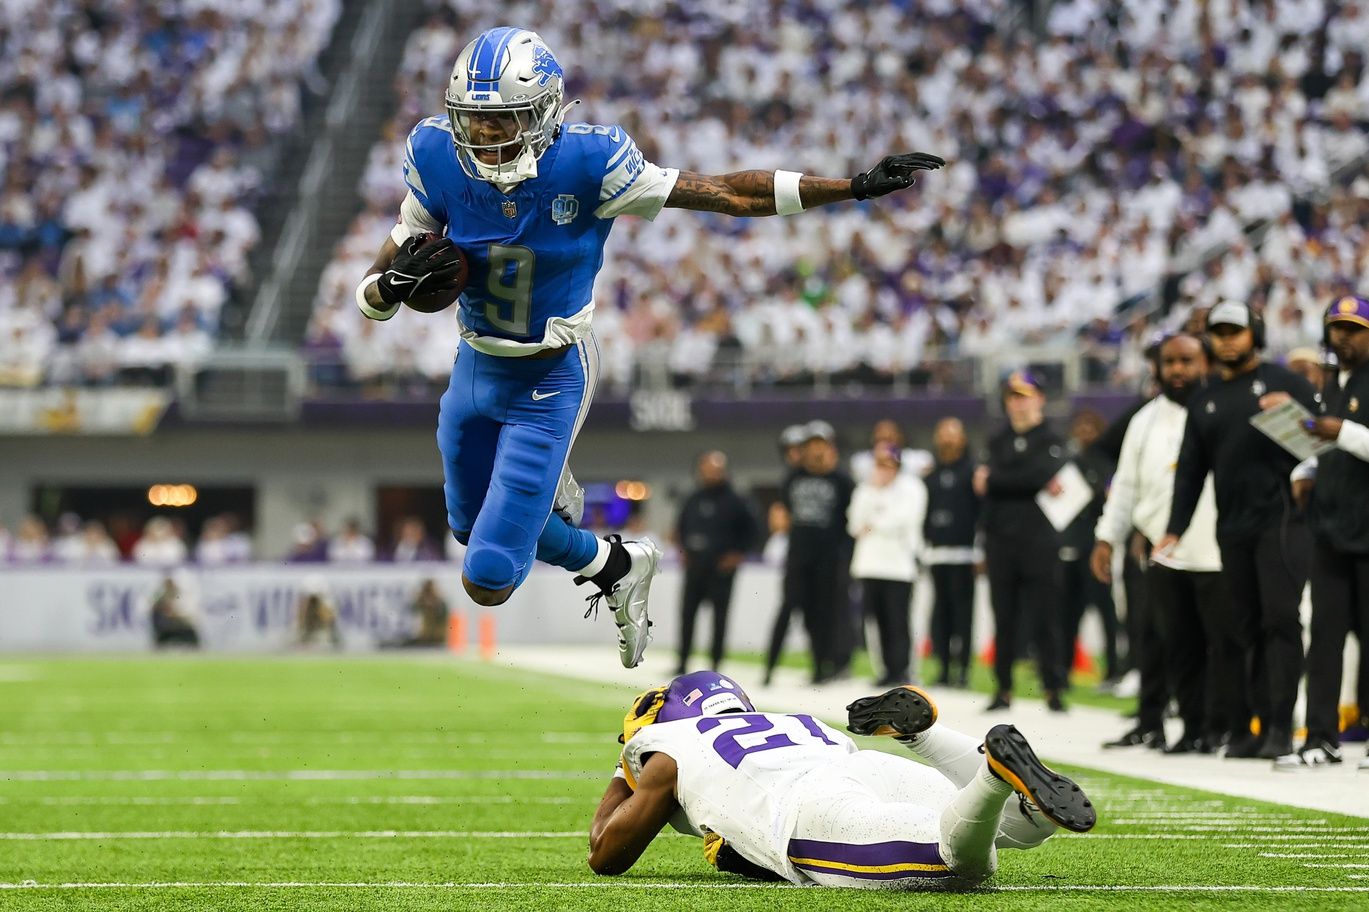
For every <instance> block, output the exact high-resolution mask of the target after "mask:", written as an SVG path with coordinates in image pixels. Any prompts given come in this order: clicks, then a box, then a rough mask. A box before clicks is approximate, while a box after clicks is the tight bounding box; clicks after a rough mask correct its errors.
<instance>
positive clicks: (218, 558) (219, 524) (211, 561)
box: [195, 513, 252, 567]
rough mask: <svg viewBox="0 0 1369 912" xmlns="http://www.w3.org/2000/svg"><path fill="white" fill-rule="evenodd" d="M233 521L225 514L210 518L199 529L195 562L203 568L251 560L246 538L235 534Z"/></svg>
mask: <svg viewBox="0 0 1369 912" xmlns="http://www.w3.org/2000/svg"><path fill="white" fill-rule="evenodd" d="M233 523H234V519H233V517H232V516H231V515H229V514H227V513H225V514H223V515H222V516H211V517H209V518H208V519H206V520H205V521H204V526H202V527H201V528H200V540H199V541H198V542H196V543H195V562H196V563H197V564H200V565H201V566H205V567H216V566H220V565H222V564H240V563H245V562H247V561H249V560H251V559H252V553H251V547H250V544H249V543H248V542H247V541H246V540H245V539H246V537H245V536H243V535H241V534H239V533H236V532H235V531H234V528H233Z"/></svg>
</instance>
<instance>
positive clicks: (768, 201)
mask: <svg viewBox="0 0 1369 912" xmlns="http://www.w3.org/2000/svg"><path fill="white" fill-rule="evenodd" d="M945 164H946V162H945V161H944V160H942V159H941V158H940V157H939V156H936V155H931V154H930V153H927V152H905V153H902V154H899V155H886V156H885V157H884V158H883V159H882V160H881V161H880V163H879V164H878V165H875V166H874V167H873V168H871V169H870V170H869V171H866V172H865V173H863V174H857V175H856V176H855V177H852V178H844V177H809V176H808V175H806V174H805V175H803V176H801V177H798V202H799V203H801V204H802V208H803V209H812V208H813V207H814V206H825V205H827V204H828V203H838V202H841V201H842V200H851V199H857V200H863V199H872V198H874V197H877V196H883V195H884V194H886V193H892V192H894V191H895V190H905V189H907V188H908V187H911V186H912V185H913V184H914V183H915V182H916V179H915V175H916V174H917V172H919V171H935V170H937V169H938V168H940V167H942V166H943V165H945ZM775 173H776V172H774V171H734V172H732V173H731V174H719V175H716V176H711V175H708V174H699V173H697V172H694V171H681V172H680V177H679V179H678V180H676V182H675V187H674V189H673V190H671V191H670V196H668V197H666V201H665V204H666V206H668V207H670V208H673V209H695V210H699V211H702V212H721V213H723V214H725V215H774V214H775ZM780 173H783V174H788V177H789V179H790V180H792V179H793V178H794V177H796V176H797V175H795V174H793V173H792V172H780ZM781 190H782V191H783V192H782V193H781V197H782V198H784V199H786V200H788V201H789V205H790V209H789V212H790V213H793V212H797V211H799V207H798V206H795V205H794V204H793V193H794V186H793V184H792V183H789V184H787V185H786V186H785V187H782V188H781Z"/></svg>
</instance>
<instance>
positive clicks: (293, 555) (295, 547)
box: [285, 519, 328, 564]
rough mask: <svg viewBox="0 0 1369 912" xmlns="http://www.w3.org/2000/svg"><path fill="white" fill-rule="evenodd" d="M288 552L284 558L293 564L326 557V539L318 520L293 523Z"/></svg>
mask: <svg viewBox="0 0 1369 912" xmlns="http://www.w3.org/2000/svg"><path fill="white" fill-rule="evenodd" d="M291 539H292V540H291V544H290V553H289V554H287V555H286V557H285V559H286V560H287V561H289V562H290V563H295V564H311V563H318V562H320V561H326V560H327V559H328V539H327V537H326V536H325V535H324V532H323V526H322V524H321V523H320V522H319V521H318V520H316V519H315V520H310V521H308V522H301V523H296V524H295V530H294V533H293V534H292V536H291Z"/></svg>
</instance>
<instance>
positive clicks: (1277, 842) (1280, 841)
mask: <svg viewBox="0 0 1369 912" xmlns="http://www.w3.org/2000/svg"><path fill="white" fill-rule="evenodd" d="M1224 832H1226V831H1224ZM1231 835H1232V836H1234V837H1239V838H1241V839H1262V840H1267V841H1266V842H1236V843H1225V844H1224V846H1223V847H1224V848H1228V849H1254V848H1259V849H1274V848H1283V847H1285V846H1287V847H1288V848H1293V849H1305V848H1307V843H1308V841H1311V840H1316V841H1318V842H1349V843H1363V844H1366V845H1369V836H1335V835H1325V834H1322V833H1313V834H1309V835H1308V837H1307V839H1305V840H1303V841H1302V842H1291V841H1290V840H1291V839H1292V838H1293V837H1296V836H1300V835H1302V834H1300V833H1290V832H1287V831H1284V832H1278V833H1268V834H1265V833H1232V834H1231ZM1051 838H1052V839H1202V840H1206V841H1211V840H1212V838H1213V837H1212V836H1211V835H1209V834H1207V833H1056V834H1055V835H1054V836H1052V837H1051ZM1348 848H1357V846H1349V847H1348Z"/></svg>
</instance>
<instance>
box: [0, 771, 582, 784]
mask: <svg viewBox="0 0 1369 912" xmlns="http://www.w3.org/2000/svg"><path fill="white" fill-rule="evenodd" d="M602 778H603V776H602V775H600V774H599V773H591V772H581V771H572V770H566V771H564V772H557V771H551V770H307V769H306V770H0V782H4V781H6V780H8V781H10V782H127V781H134V782H138V781H148V782H153V781H161V780H166V779H175V780H194V781H219V780H227V781H234V782H236V781H263V782H265V781H275V780H281V779H287V780H295V779H300V780H319V781H331V780H340V781H346V780H363V779H602Z"/></svg>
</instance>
